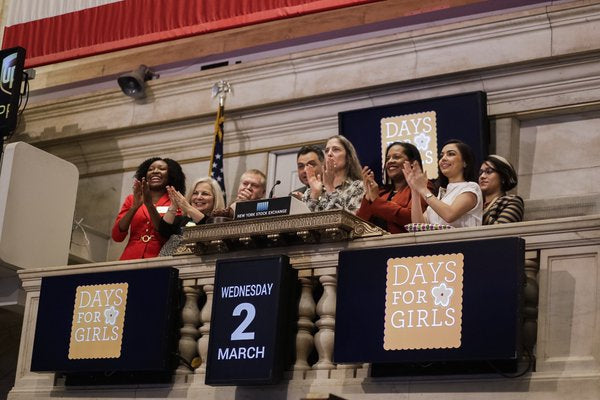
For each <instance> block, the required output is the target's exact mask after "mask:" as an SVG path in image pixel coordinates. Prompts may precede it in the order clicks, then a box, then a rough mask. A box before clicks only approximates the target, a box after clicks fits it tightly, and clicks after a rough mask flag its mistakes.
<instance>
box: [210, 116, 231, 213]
mask: <svg viewBox="0 0 600 400" xmlns="http://www.w3.org/2000/svg"><path fill="white" fill-rule="evenodd" d="M224 114H225V105H224V104H219V111H217V119H216V121H215V138H214V141H213V151H212V156H211V157H210V167H209V169H210V176H211V178H213V179H214V180H216V181H217V182H219V186H221V190H223V197H224V198H225V202H227V195H226V194H225V175H223V122H224V121H225V115H224Z"/></svg>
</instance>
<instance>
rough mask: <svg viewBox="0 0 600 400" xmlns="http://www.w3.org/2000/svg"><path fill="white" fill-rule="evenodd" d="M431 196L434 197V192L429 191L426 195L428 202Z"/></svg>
mask: <svg viewBox="0 0 600 400" xmlns="http://www.w3.org/2000/svg"><path fill="white" fill-rule="evenodd" d="M431 197H433V193H431V192H429V193H427V194H426V195H425V201H426V202H427V200H429V199H430V198H431Z"/></svg>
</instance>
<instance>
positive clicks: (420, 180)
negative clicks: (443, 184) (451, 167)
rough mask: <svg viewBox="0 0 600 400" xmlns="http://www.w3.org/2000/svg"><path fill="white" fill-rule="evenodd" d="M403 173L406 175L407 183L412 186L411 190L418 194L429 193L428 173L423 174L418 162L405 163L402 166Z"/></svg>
mask: <svg viewBox="0 0 600 400" xmlns="http://www.w3.org/2000/svg"><path fill="white" fill-rule="evenodd" d="M402 172H403V173H404V178H405V179H406V183H408V186H410V188H411V190H414V191H416V192H418V193H424V192H427V191H428V189H427V172H423V171H422V170H421V166H420V165H419V163H418V162H416V161H413V162H412V163H410V162H409V161H405V162H404V165H402Z"/></svg>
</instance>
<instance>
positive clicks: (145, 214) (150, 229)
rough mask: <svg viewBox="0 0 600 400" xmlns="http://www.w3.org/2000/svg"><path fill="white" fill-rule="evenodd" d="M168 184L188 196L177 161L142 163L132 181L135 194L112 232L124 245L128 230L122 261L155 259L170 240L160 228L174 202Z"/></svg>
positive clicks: (166, 160)
mask: <svg viewBox="0 0 600 400" xmlns="http://www.w3.org/2000/svg"><path fill="white" fill-rule="evenodd" d="M167 185H169V186H173V187H174V188H175V189H177V190H178V191H179V192H180V193H182V194H183V193H185V175H184V173H183V171H182V170H181V166H180V165H179V163H178V162H177V161H174V160H171V159H170V158H160V157H154V158H149V159H147V160H146V161H144V162H143V163H141V164H140V166H139V167H138V169H137V171H136V173H135V179H134V181H133V194H130V195H129V196H127V198H126V199H125V202H124V203H123V206H122V207H121V211H119V215H118V216H117V219H116V220H115V224H114V226H113V229H112V238H113V240H114V241H116V242H122V241H123V240H125V238H126V237H127V233H128V231H129V242H128V243H127V246H126V247H125V250H124V251H123V254H122V255H121V258H120V260H133V259H138V258H151V257H156V256H157V255H158V253H159V252H160V248H161V247H162V246H163V244H165V242H166V241H167V239H165V238H163V237H162V236H160V234H159V233H158V227H159V224H160V219H161V217H162V216H163V215H164V214H165V213H166V212H167V210H168V209H169V206H170V205H171V201H170V200H169V196H168V195H167V189H166V187H167Z"/></svg>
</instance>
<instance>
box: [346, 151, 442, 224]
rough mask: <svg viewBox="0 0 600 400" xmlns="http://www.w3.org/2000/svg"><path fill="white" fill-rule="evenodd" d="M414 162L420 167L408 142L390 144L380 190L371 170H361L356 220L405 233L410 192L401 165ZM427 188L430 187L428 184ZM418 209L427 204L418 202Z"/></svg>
mask: <svg viewBox="0 0 600 400" xmlns="http://www.w3.org/2000/svg"><path fill="white" fill-rule="evenodd" d="M405 161H408V162H410V163H413V162H416V163H417V164H418V165H419V167H420V168H421V169H422V168H423V162H422V160H421V154H420V153H419V149H417V148H416V147H415V145H413V144H411V143H407V142H393V143H390V144H389V145H388V147H387V149H386V150H385V164H384V168H385V170H384V185H383V186H381V187H379V186H378V185H377V183H376V182H375V177H374V173H373V171H372V170H371V169H370V168H369V167H363V171H362V173H363V183H364V186H365V196H364V197H363V199H362V203H361V204H360V208H359V210H358V212H357V213H356V216H357V217H360V218H362V219H364V220H365V221H369V222H371V223H373V224H375V225H377V226H378V227H380V228H382V229H385V230H386V231H388V232H390V233H402V232H406V229H405V228H404V226H405V225H407V224H410V223H411V215H412V214H411V208H412V199H411V195H412V193H411V189H410V186H408V183H407V182H406V179H405V178H404V173H403V172H402V169H403V167H404V162H405ZM428 186H429V189H430V190H431V189H433V187H432V186H431V185H430V184H428ZM421 207H422V208H423V209H425V208H427V203H426V202H425V200H424V199H421Z"/></svg>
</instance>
